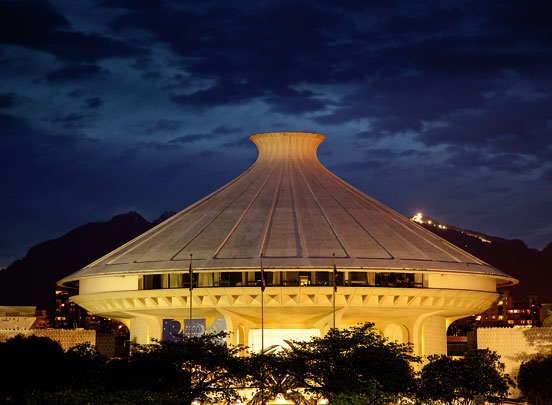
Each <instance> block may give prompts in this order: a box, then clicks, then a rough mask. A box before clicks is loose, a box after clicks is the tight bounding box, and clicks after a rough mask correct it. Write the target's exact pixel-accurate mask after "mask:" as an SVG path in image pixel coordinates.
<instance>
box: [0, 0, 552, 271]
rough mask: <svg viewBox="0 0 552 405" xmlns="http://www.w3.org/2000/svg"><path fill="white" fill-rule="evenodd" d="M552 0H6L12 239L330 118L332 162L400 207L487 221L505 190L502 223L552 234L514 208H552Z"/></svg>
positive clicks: (240, 164)
mask: <svg viewBox="0 0 552 405" xmlns="http://www.w3.org/2000/svg"><path fill="white" fill-rule="evenodd" d="M551 7H552V3H550V2H549V1H541V0H537V1H535V2H531V3H530V4H529V3H527V4H525V3H524V4H521V3H519V2H516V1H513V0H512V1H503V2H502V1H501V2H480V1H471V0H470V1H468V2H464V3H454V2H452V3H451V2H447V3H442V2H430V3H427V2H425V3H422V2H414V1H410V2H408V1H403V2H378V3H376V2H358V1H349V0H344V1H341V2H335V1H330V0H320V1H314V0H299V1H293V2H292V1H278V2H276V1H262V2H243V1H238V2H232V3H224V4H223V5H222V6H221V5H220V4H219V3H217V2H213V1H206V2H172V1H154V0H152V1H148V0H137V1H131V0H92V1H91V2H71V6H69V2H50V3H48V2H45V1H31V0H21V1H4V2H2V3H1V4H0V77H1V79H0V80H1V81H2V82H1V86H0V89H1V91H0V107H3V108H4V110H3V111H4V112H7V111H9V112H10V114H3V115H1V116H0V127H1V128H2V136H1V137H0V164H1V165H2V167H1V170H2V172H4V173H10V178H9V179H8V182H7V184H4V183H3V184H2V192H3V196H6V198H3V199H2V204H3V205H2V209H0V213H4V214H3V216H2V217H1V218H0V222H1V223H2V224H3V225H4V224H8V223H9V224H10V225H9V227H8V226H6V228H5V229H4V230H5V234H6V235H9V236H10V240H7V239H6V241H5V243H4V244H3V246H8V245H9V246H23V245H22V243H23V242H21V241H24V243H26V244H29V243H30V242H29V239H28V236H25V235H26V234H27V235H30V234H33V235H36V234H37V232H39V230H40V229H41V227H42V228H43V229H46V228H48V229H50V230H52V232H53V233H52V234H51V235H49V236H52V237H53V236H58V235H59V234H60V233H61V232H58V231H60V229H61V228H60V224H59V223H58V222H60V221H61V222H62V220H58V219H59V218H63V220H65V219H66V218H69V217H71V218H73V222H71V225H72V226H76V225H80V224H82V223H84V222H87V221H89V220H93V219H97V220H104V219H106V218H109V217H111V216H112V215H115V214H118V213H120V212H126V211H129V210H131V209H135V210H139V211H140V212H142V213H143V214H144V215H147V214H148V211H149V213H150V214H151V215H152V218H153V217H157V216H158V215H159V213H160V212H163V211H166V210H178V209H181V208H184V207H185V206H187V205H188V204H189V203H192V202H194V201H195V200H197V199H199V198H201V197H203V196H204V195H206V194H207V193H209V192H211V191H213V190H214V189H215V188H216V187H218V186H221V185H222V184H224V183H225V182H226V181H229V180H231V179H232V178H233V177H234V176H236V175H239V174H240V172H241V170H245V169H246V168H247V167H248V166H249V165H250V164H251V163H252V162H253V161H254V160H255V156H256V148H255V146H254V144H253V143H252V142H251V141H250V140H249V139H248V137H247V136H246V135H248V134H251V133H255V132H265V131H270V130H282V129H283V128H285V129H288V130H297V129H304V130H306V131H314V132H321V133H324V134H327V135H328V140H327V141H326V142H325V143H324V144H323V145H322V147H321V148H320V153H319V155H320V156H323V157H324V159H322V160H323V161H324V164H325V165H327V166H328V167H329V168H331V169H335V170H336V174H339V175H343V176H345V177H346V180H349V181H351V183H352V184H354V185H355V186H358V187H359V188H361V189H362V190H364V191H367V192H369V193H370V194H375V195H374V197H376V198H378V199H379V198H382V199H383V200H382V201H383V202H384V203H388V204H391V205H392V208H394V209H398V210H400V211H401V212H403V213H411V211H413V210H414V209H418V206H420V207H428V209H430V210H431V211H433V212H435V213H440V214H441V213H444V214H446V215H448V216H449V217H448V218H440V220H443V221H447V222H450V223H454V221H453V220H454V219H456V218H460V219H465V218H472V223H473V224H475V225H477V221H478V220H479V219H481V221H482V226H483V225H485V224H486V226H487V225H488V224H489V223H490V222H485V221H490V220H489V219H488V217H487V216H485V215H484V214H485V213H487V212H488V211H489V210H488V208H489V206H491V207H495V208H496V218H495V219H493V220H492V221H494V222H493V225H492V226H493V227H494V228H493V229H495V230H497V232H495V233H496V234H499V235H500V232H498V231H500V230H504V229H506V230H508V229H515V232H519V235H528V238H529V237H530V236H531V235H533V236H532V238H533V242H534V243H536V244H537V245H543V243H544V244H545V243H548V242H549V240H548V241H544V239H545V236H543V235H545V233H546V232H544V231H543V230H542V229H541V230H540V231H538V232H540V233H539V234H537V231H536V230H535V229H533V228H532V227H531V226H529V225H528V224H530V223H532V222H531V221H521V220H520V219H516V218H517V216H516V215H511V214H512V213H514V212H516V211H524V210H528V211H531V215H532V216H533V217H534V218H539V221H541V222H542V223H546V222H547V221H548V223H550V221H552V218H551V217H550V212H549V211H550V210H549V209H547V208H546V209H545V208H543V207H545V206H546V202H549V201H550V198H551V196H550V191H548V190H550V187H549V185H550V181H551V178H552V174H551V169H550V162H551V161H552V155H551V154H552V140H551V136H552V121H551V119H550V113H549V112H550V111H552V104H551V101H552V97H551V96H550V95H551V94H552V68H551V66H552V25H551V24H550V19H551V15H552V14H551ZM23 101H24V103H23ZM58 131H59V133H58ZM148 135H151V136H148ZM324 145H327V146H324ZM11 173H14V175H13V176H12V175H11ZM21 185H25V187H22V186H21ZM143 190H148V193H145V194H144V192H143ZM175 190H176V191H175ZM181 190H186V191H181ZM505 195H507V196H508V197H510V196H517V195H519V196H527V195H530V196H532V198H531V199H530V200H534V202H533V201H528V200H527V198H521V197H520V198H518V200H516V201H514V200H513V199H509V203H508V204H503V206H501V205H500V204H498V203H497V201H500V200H501V199H503V198H504V197H505ZM460 198H462V200H461V202H458V201H460ZM457 200H458V201H457ZM523 200H525V201H523ZM528 204H529V205H530V207H529V205H528ZM413 207H415V208H413ZM528 207H529V208H528ZM531 207H533V208H531ZM142 209H143V210H145V211H143V210H142ZM493 209H494V208H493ZM31 213H32V214H31ZM482 213H483V214H482ZM92 214H93V215H92ZM104 214H105V215H104ZM428 214H431V212H428ZM444 214H443V215H444ZM33 215H34V216H33ZM436 215H437V214H436ZM455 215H456V216H455ZM28 217H29V218H30V217H32V218H31V219H29V220H28V221H27V218H28ZM12 218H16V219H17V221H16V220H15V219H12ZM451 218H452V220H451ZM25 221H27V222H25ZM47 221H50V222H51V223H49V224H46V225H45V223H46V222H47ZM510 221H511V223H510ZM54 222H56V223H55V224H54ZM64 223H65V224H66V225H67V227H66V228H64V229H63V230H65V231H66V230H68V229H70V227H69V222H64ZM24 224H26V225H24ZM25 227H26V228H25ZM35 230H36V232H35ZM53 230H56V231H55V232H54V231H53ZM518 230H519V231H518ZM17 234H19V235H23V236H20V240H18V241H17V242H15V239H11V238H12V236H14V237H15V235H17ZM37 237H38V236H37ZM25 238H27V239H25ZM36 241H37V242H38V241H40V239H39V240H36ZM3 242H4V241H3ZM2 249H4V250H2ZM20 249H21V248H20ZM0 251H5V248H2V244H0ZM0 260H1V258H0ZM0 265H2V263H0Z"/></svg>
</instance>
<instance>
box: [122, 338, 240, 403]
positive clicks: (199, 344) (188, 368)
mask: <svg viewBox="0 0 552 405" xmlns="http://www.w3.org/2000/svg"><path fill="white" fill-rule="evenodd" d="M225 337H226V333H225V332H221V333H218V334H205V335H202V336H199V337H192V338H186V337H182V340H180V341H177V342H170V341H161V342H156V343H155V344H150V345H137V346H136V347H135V350H134V352H133V354H132V356H131V357H130V359H129V360H128V361H126V362H124V361H123V362H122V363H120V364H119V365H120V366H122V368H123V369H124V370H121V371H123V373H116V374H117V375H119V376H120V377H119V378H118V379H116V380H115V381H114V383H115V384H116V386H118V387H121V386H122V387H127V388H128V389H146V390H152V391H157V392H163V393H165V394H166V395H169V396H170V397H172V398H177V399H179V400H180V401H182V402H183V403H188V404H191V403H192V401H194V400H197V401H199V402H201V403H216V402H221V401H225V402H226V401H234V400H236V399H237V398H238V393H237V391H236V390H235V387H237V386H240V385H241V384H242V382H243V380H244V379H245V377H246V368H245V365H244V359H243V358H240V357H238V353H239V352H240V351H241V350H243V347H241V346H238V347H234V346H228V345H226V343H225V342H224V338H225ZM115 365H116V364H115ZM114 374H115V373H114ZM116 386H113V388H114V389H116Z"/></svg>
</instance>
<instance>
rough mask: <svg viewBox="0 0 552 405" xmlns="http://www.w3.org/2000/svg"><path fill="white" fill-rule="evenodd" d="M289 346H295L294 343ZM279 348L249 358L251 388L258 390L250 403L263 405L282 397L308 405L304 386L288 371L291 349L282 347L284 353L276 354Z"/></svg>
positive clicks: (301, 404) (252, 354)
mask: <svg viewBox="0 0 552 405" xmlns="http://www.w3.org/2000/svg"><path fill="white" fill-rule="evenodd" d="M288 344H289V345H290V346H292V345H293V343H292V342H288ZM277 347H278V346H273V347H271V348H268V349H266V350H265V351H264V352H263V353H251V355H250V356H249V359H248V361H247V363H248V375H249V378H248V380H249V386H250V387H251V388H256V389H257V392H256V393H255V395H254V396H253V398H251V400H250V402H249V403H250V404H251V405H258V404H263V403H266V402H267V401H269V400H274V399H276V398H277V397H278V396H282V397H284V398H286V399H288V400H291V401H293V402H294V403H295V404H300V405H308V404H309V403H310V401H309V399H308V398H306V397H305V396H304V395H303V391H304V390H303V385H301V382H300V381H298V380H297V379H295V378H293V376H291V375H290V374H289V372H288V369H287V367H288V359H287V356H288V354H289V351H290V350H291V349H290V348H289V347H282V351H280V352H276V351H275V350H274V349H275V348H277Z"/></svg>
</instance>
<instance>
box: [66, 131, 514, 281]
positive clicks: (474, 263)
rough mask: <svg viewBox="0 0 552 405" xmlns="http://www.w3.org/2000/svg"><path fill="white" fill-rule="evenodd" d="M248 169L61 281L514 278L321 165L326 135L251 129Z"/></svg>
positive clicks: (508, 279) (507, 279) (506, 279)
mask: <svg viewBox="0 0 552 405" xmlns="http://www.w3.org/2000/svg"><path fill="white" fill-rule="evenodd" d="M250 139H251V140H252V141H253V142H254V143H255V144H256V145H257V147H258V149H259V156H258V158H257V161H256V162H255V164H253V166H251V167H250V168H249V169H248V170H247V171H245V172H244V173H243V174H242V175H240V176H239V177H237V178H236V179H234V180H233V181H231V182H230V183H228V184H226V185H225V186H223V187H221V188H220V189H218V190H217V191H215V192H214V193H212V194H210V195H208V196H207V197H205V198H203V199H202V200H200V201H198V202H197V203H195V204H193V205H191V206H190V207H188V208H186V209H185V210H183V211H181V212H179V213H178V214H176V215H174V216H173V217H171V218H169V219H168V220H167V221H165V222H163V223H161V224H160V225H158V226H157V227H155V228H153V229H151V230H149V231H148V232H146V233H144V234H142V235H140V236H139V237H137V238H135V239H134V240H132V241H130V242H129V243H127V244H125V245H123V246H121V247H120V248H118V249H116V250H115V251H113V252H111V253H109V254H107V255H106V256H104V257H102V258H101V259H99V260H97V261H96V262H94V263H92V264H90V265H88V266H86V267H85V268H83V269H82V270H79V271H78V272H76V273H74V274H72V275H70V276H68V277H66V278H65V279H64V280H62V281H61V283H66V282H69V281H73V280H77V279H80V278H83V277H90V276H92V277H93V276H101V275H116V274H129V273H139V274H145V273H162V272H178V271H187V269H188V266H189V258H190V254H193V268H194V270H195V271H200V270H202V269H203V270H231V269H236V270H238V269H247V268H259V261H260V260H259V259H260V255H261V253H262V254H263V257H264V258H263V263H264V266H265V268H267V269H270V268H273V269H281V270H285V269H300V268H304V269H329V268H332V266H333V264H332V255H333V254H335V258H336V259H335V262H336V265H337V266H338V267H339V269H340V270H346V269H351V270H353V269H366V270H376V271H438V272H443V271H445V272H459V273H475V274H487V275H493V276H497V277H498V278H501V279H503V280H505V281H513V279H512V278H511V277H510V276H508V275H507V274H505V273H503V272H501V271H499V270H497V269H495V268H493V267H491V266H489V265H488V264H486V263H484V262H482V261H481V260H479V259H477V258H475V257H474V256H472V255H470V254H468V253H466V252H464V251H463V250H461V249H458V248H457V247H455V246H454V245H452V244H450V243H448V242H447V241H445V240H444V239H442V238H439V237H438V236H436V235H434V234H433V233H431V232H429V231H427V230H426V229H424V228H423V227H421V226H420V225H418V224H416V223H413V222H412V221H410V220H408V219H407V218H405V217H403V216H402V215H400V214H398V213H396V212H394V211H393V210H391V209H390V208H388V207H386V206H385V205H383V204H381V203H379V202H377V201H376V200H374V199H373V198H371V197H369V196H367V195H366V194H364V193H362V192H361V191H359V190H357V189H356V188H354V187H352V186H351V185H349V184H347V183H346V182H345V181H343V180H341V179H340V178H338V177H337V176H335V175H334V174H332V173H331V172H330V171H329V170H327V169H326V168H325V167H324V166H322V164H321V163H320V162H319V161H318V158H317V155H316V150H317V148H318V145H319V144H320V143H321V142H322V141H323V140H324V139H325V136H324V135H321V134H314V133H304V132H271V133H262V134H256V135H252V136H251V137H250Z"/></svg>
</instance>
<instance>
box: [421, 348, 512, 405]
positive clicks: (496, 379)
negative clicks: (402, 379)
mask: <svg viewBox="0 0 552 405" xmlns="http://www.w3.org/2000/svg"><path fill="white" fill-rule="evenodd" d="M499 359H500V356H499V355H498V354H496V353H495V352H491V351H489V350H486V349H485V350H474V351H472V352H469V353H468V354H467V356H465V357H464V358H462V359H457V360H456V359H452V358H450V357H447V356H444V355H441V356H439V355H434V356H429V358H428V360H429V363H427V364H426V365H425V366H424V368H423V369H422V373H421V377H420V381H419V386H418V390H417V391H418V394H417V395H418V398H419V399H420V400H422V401H428V402H429V401H431V402H437V403H441V404H463V405H468V404H473V403H474V400H475V396H476V395H482V396H483V397H484V398H485V400H486V401H487V402H491V403H498V402H501V401H502V400H504V398H505V397H506V395H507V394H508V389H509V388H510V386H513V385H514V384H513V381H512V380H511V379H510V377H509V376H508V374H504V364H503V363H500V362H499Z"/></svg>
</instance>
